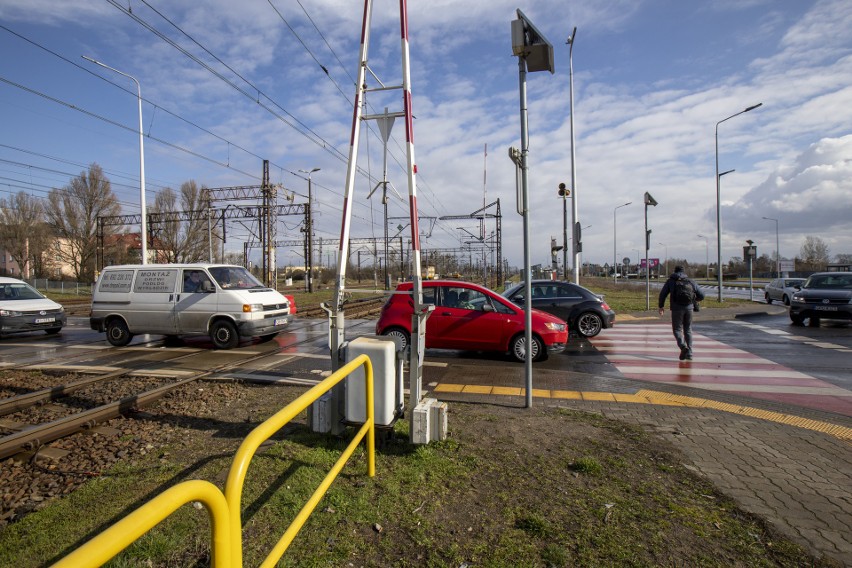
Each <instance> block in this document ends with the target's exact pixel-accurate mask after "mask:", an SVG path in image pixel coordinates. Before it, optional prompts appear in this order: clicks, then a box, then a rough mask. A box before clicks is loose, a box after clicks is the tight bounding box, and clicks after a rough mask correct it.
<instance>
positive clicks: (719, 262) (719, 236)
mask: <svg viewBox="0 0 852 568" xmlns="http://www.w3.org/2000/svg"><path fill="white" fill-rule="evenodd" d="M761 105H763V103H757V104H756V105H752V106H750V107H746V108H745V109H743V110H741V111H740V112H738V113H735V114H732V115H731V116H729V117H727V118H723V119H722V120H720V121H719V122H717V123H716V248H717V249H718V250H717V252H718V258H717V259H716V260H717V264H716V279H717V281H718V285H719V301H720V302H721V301H722V208H721V198H722V190H721V184H720V183H719V178H721V177H722V176H723V175H725V174H727V173H731V172H732V171H733V170H729V171H727V172H725V173H723V174H720V173H719V125H720V124H722V123H723V122H725V121H726V120H731V119H732V118H734V117H735V116H739V115H741V114H743V113H746V112H748V111H750V110H754V109H756V108H757V107H759V106H761Z"/></svg>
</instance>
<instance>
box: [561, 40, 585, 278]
mask: <svg viewBox="0 0 852 568" xmlns="http://www.w3.org/2000/svg"><path fill="white" fill-rule="evenodd" d="M576 38H577V26H574V30H573V31H572V32H571V35H570V36H569V37H568V39H567V40H566V41H565V43H567V44H568V45H569V48H568V97H569V101H570V103H569V104H570V107H571V108H570V112H571V123H570V124H571V191H573V192H574V195H573V196H572V198H571V226H572V227H574V243H573V245H572V247H571V248H572V249H573V250H574V284H577V285H579V284H580V253H581V252H582V251H583V242H582V237H581V234H580V218H579V217H580V214H579V212H578V210H577V167H576V165H575V151H574V40H575V39H576Z"/></svg>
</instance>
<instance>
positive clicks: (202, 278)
mask: <svg viewBox="0 0 852 568" xmlns="http://www.w3.org/2000/svg"><path fill="white" fill-rule="evenodd" d="M205 282H210V278H208V277H207V274H205V273H204V271H202V270H198V269H189V270H184V271H183V291H184V292H201V285H202V284H204V283H205Z"/></svg>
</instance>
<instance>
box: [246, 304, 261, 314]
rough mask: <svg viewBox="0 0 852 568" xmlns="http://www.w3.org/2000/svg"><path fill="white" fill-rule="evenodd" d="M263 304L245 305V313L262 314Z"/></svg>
mask: <svg viewBox="0 0 852 568" xmlns="http://www.w3.org/2000/svg"><path fill="white" fill-rule="evenodd" d="M262 311H263V304H243V312H244V313H249V312H262Z"/></svg>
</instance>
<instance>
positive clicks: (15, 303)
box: [0, 276, 67, 336]
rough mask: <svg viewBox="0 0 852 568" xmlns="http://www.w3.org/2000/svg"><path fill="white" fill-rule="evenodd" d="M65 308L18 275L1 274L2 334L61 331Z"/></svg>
mask: <svg viewBox="0 0 852 568" xmlns="http://www.w3.org/2000/svg"><path fill="white" fill-rule="evenodd" d="M66 321H67V319H66V317H65V308H63V307H62V306H61V305H60V304H57V303H56V302H54V301H53V300H51V299H49V298H47V297H45V296H44V295H43V294H42V293H41V292H39V291H38V290H36V289H35V288H33V287H32V286H30V285H29V284H27V283H26V282H24V281H23V280H18V279H17V278H8V277H5V276H0V336H3V335H7V334H10V333H22V332H25V331H39V330H42V331H44V332H46V333H48V334H50V335H52V334H54V333H59V332H60V330H62V327H63V326H64V325H65V322H66Z"/></svg>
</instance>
